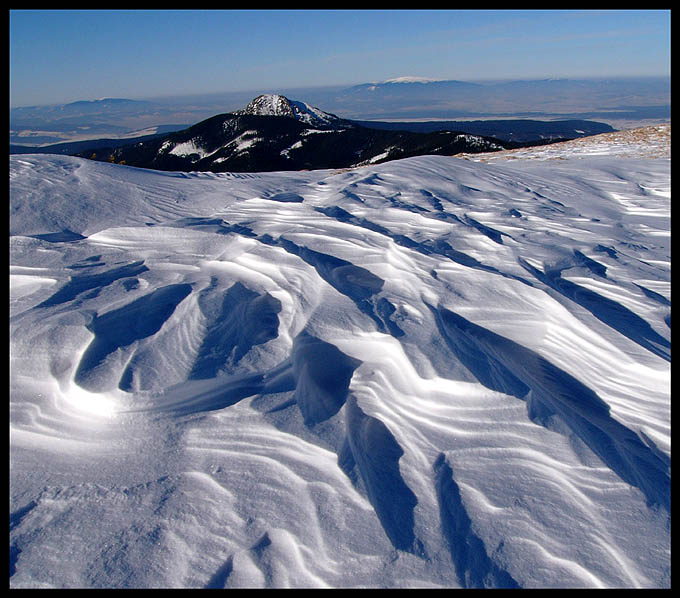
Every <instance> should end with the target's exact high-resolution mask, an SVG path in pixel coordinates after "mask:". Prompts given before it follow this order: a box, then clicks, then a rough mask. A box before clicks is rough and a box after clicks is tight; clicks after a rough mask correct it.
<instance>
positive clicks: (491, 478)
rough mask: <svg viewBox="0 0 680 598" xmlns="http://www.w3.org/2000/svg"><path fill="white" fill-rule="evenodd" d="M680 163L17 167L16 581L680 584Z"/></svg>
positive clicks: (662, 134)
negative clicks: (679, 276)
mask: <svg viewBox="0 0 680 598" xmlns="http://www.w3.org/2000/svg"><path fill="white" fill-rule="evenodd" d="M233 118H238V119H255V120H252V121H249V124H250V125H253V124H254V123H256V122H259V121H258V120H257V119H275V120H272V122H277V123H279V124H278V125H276V126H277V127H281V128H282V129H283V128H284V127H287V126H288V127H290V128H291V129H293V128H295V127H297V128H299V129H300V130H309V129H306V128H305V127H306V126H307V125H304V124H302V123H299V122H297V121H296V120H295V119H293V118H287V119H284V118H280V117H272V116H255V115H243V116H234V117H233ZM216 122H227V123H231V122H232V120H229V119H225V120H224V121H219V120H218V121H216ZM281 123H285V124H281ZM350 131H351V129H350ZM330 134H331V133H314V134H313V135H316V136H319V137H322V136H325V135H330ZM650 147H651V148H652V149H653V150H654V151H653V153H652V154H650V153H648V149H649V148H650ZM669 156H670V127H666V128H654V129H645V130H639V131H626V132H621V133H608V134H604V135H598V136H593V137H589V138H583V139H578V140H574V141H568V142H565V143H560V144H552V145H548V146H545V147H543V148H536V147H533V148H526V149H523V150H503V151H496V152H491V153H485V154H481V153H478V154H471V155H466V156H464V157H451V156H434V155H427V156H417V157H412V158H407V159H401V160H393V161H390V162H386V163H382V164H373V165H368V166H365V167H362V168H354V169H337V170H313V171H297V172H293V171H280V172H247V173H245V172H244V173H235V172H227V173H212V172H192V173H183V172H177V171H175V172H163V171H159V170H148V169H141V168H131V167H129V166H124V165H119V164H109V163H105V162H97V161H93V160H86V159H83V158H78V157H72V156H57V155H37V154H33V155H15V156H10V158H9V167H10V168H9V175H10V194H9V204H10V205H9V214H10V220H9V224H10V226H9V229H10V230H9V232H10V238H9V264H10V286H9V288H10V294H9V299H10V303H9V308H10V310H9V315H10V317H9V341H10V345H9V355H10V367H9V369H8V383H9V384H8V388H9V393H8V394H9V405H8V414H9V418H8V419H9V440H10V444H9V463H10V468H9V470H10V471H9V474H10V475H9V485H8V489H9V492H8V495H9V499H10V500H9V508H10V533H9V546H10V549H9V556H10V559H9V561H10V563H9V564H10V580H9V583H10V588H12V589H15V588H16V589H19V588H61V589H64V588H138V589H140V588H141V589H146V588H270V589H271V588H328V587H331V588H442V589H457V588H618V589H622V588H639V589H647V588H650V589H656V588H670V585H671V550H670V536H671V515H670V511H671V497H670V486H671V474H670V466H671V463H670V460H671V459H670V451H671V449H670V445H671V416H670V402H671V391H670V370H671V348H670V311H671V307H670V306H671V285H670V277H671V275H670V270H671V268H670V264H671V260H670V250H671V236H670V205H671V198H670V159H669ZM553 158H555V159H553Z"/></svg>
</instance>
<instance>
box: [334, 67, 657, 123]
mask: <svg viewBox="0 0 680 598" xmlns="http://www.w3.org/2000/svg"><path fill="white" fill-rule="evenodd" d="M324 105H326V106H328V107H329V109H330V110H333V111H334V112H336V113H338V114H342V115H349V114H351V117H352V118H354V119H356V120H387V119H401V120H422V119H424V118H427V119H433V118H436V119H457V118H466V119H469V118H481V117H483V118H485V119H489V118H501V117H514V118H518V117H522V118H524V117H527V118H544V119H546V120H548V119H549V120H554V119H576V118H584V119H598V120H599V119H603V118H605V116H604V115H606V118H607V120H608V122H609V120H611V119H613V120H614V121H616V120H619V119H621V118H630V116H632V117H633V118H643V117H642V116H640V115H636V113H638V112H640V113H644V112H645V110H646V109H648V108H653V109H656V110H662V111H663V112H664V114H667V113H668V112H669V110H670V78H669V77H627V78H623V77H622V78H611V79H606V78H596V79H564V78H551V79H536V80H524V81H484V82H468V81H456V80H434V81H432V80H427V79H423V78H418V77H405V78H396V79H392V80H388V81H382V82H374V83H364V84H360V85H354V86H351V87H348V88H346V89H344V90H340V91H338V92H336V93H335V94H333V96H332V97H329V98H328V99H327V100H326V103H325V104H324ZM622 112H628V113H631V114H630V116H624V115H622V114H621V113H622ZM617 113H618V114H617ZM647 118H649V117H647ZM609 124H612V125H613V126H616V124H614V123H613V122H609Z"/></svg>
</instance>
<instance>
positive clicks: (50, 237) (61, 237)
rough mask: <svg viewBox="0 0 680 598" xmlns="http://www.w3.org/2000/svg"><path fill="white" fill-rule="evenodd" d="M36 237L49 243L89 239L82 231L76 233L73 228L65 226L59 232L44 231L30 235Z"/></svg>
mask: <svg viewBox="0 0 680 598" xmlns="http://www.w3.org/2000/svg"><path fill="white" fill-rule="evenodd" d="M29 237H33V238H34V239H40V240H41V241H47V242H48V243H73V242H74V241H82V240H83V239H87V237H84V236H83V235H81V234H80V233H74V232H73V231H72V230H69V229H68V228H65V229H64V230H62V231H61V232H57V233H43V234H40V235H29Z"/></svg>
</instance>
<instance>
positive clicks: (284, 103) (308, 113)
mask: <svg viewBox="0 0 680 598" xmlns="http://www.w3.org/2000/svg"><path fill="white" fill-rule="evenodd" d="M237 114H254V115H257V116H287V117H289V118H294V119H296V120H299V121H301V122H303V123H305V124H308V125H312V126H315V127H323V128H328V127H329V126H331V127H333V126H338V125H339V124H340V123H341V119H340V118H338V117H337V116H335V115H334V114H329V113H328V112H324V111H323V110H319V109H318V108H315V107H313V106H310V105H309V104H307V103H306V102H300V101H297V100H289V99H288V98H287V97H285V96H282V95H279V94H262V95H259V96H257V97H256V98H255V99H253V100H252V101H251V102H250V103H249V104H248V105H247V106H246V107H245V108H244V109H243V110H238V111H237Z"/></svg>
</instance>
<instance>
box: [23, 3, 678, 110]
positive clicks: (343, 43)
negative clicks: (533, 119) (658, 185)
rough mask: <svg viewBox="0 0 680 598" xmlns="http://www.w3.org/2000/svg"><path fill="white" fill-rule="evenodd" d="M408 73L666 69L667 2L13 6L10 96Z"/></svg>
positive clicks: (291, 84)
mask: <svg viewBox="0 0 680 598" xmlns="http://www.w3.org/2000/svg"><path fill="white" fill-rule="evenodd" d="M406 75H410V76H419V77H427V78H432V79H459V80H464V81H474V80H484V79H523V78H543V77H572V78H575V77H597V76H605V77H615V76H644V75H670V10H652V11H645V10H631V11H627V10H611V11H595V10H593V11H588V10H585V11H584V10H581V11H557V10H554V11H553V10H549V11H534V10H520V11H497V10H479V11H476V10H463V11H457V10H428V11H417V10H358V9H356V10H319V11H310V10H287V11H276V10H239V11H231V10H224V11H212V10H196V11H194V10H177V11H165V10H146V11H144V10H138V11H136V10H117V11H105V10H93V11H67V10H55V11H47V10H32V11H28V10H26V11H24V10H11V11H10V106H11V107H16V106H28V105H38V104H50V103H61V102H70V101H75V100H81V99H95V98H99V97H127V98H133V99H140V98H150V97H161V96H174V95H183V94H203V93H213V92H229V91H250V90H253V91H258V90H260V89H263V88H272V87H280V88H281V89H287V88H295V87H313V86H325V85H345V84H347V85H352V84H357V83H366V82H372V81H382V80H385V79H390V78H394V77H399V76H406Z"/></svg>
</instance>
